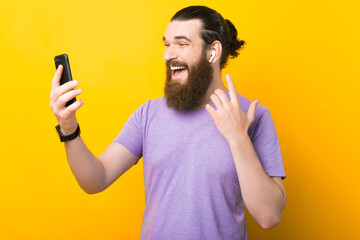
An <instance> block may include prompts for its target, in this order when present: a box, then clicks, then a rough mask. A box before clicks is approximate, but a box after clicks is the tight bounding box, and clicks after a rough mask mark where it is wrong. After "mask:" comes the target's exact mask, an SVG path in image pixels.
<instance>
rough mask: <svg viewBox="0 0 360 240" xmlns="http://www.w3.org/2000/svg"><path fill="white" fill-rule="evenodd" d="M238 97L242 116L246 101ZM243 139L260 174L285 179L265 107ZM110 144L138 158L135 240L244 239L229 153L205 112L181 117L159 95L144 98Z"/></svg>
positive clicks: (241, 209) (241, 205) (260, 108)
mask: <svg viewBox="0 0 360 240" xmlns="http://www.w3.org/2000/svg"><path fill="white" fill-rule="evenodd" d="M226 95H227V96H228V98H229V92H227V94H226ZM238 98H239V101H240V105H241V108H242V109H243V110H244V112H247V109H248V107H249V105H250V103H251V101H250V100H248V99H246V98H245V97H243V96H242V95H240V94H238ZM212 106H213V107H215V105H214V104H212ZM248 134H249V137H250V139H251V141H252V143H253V146H254V149H255V151H256V153H257V155H258V157H259V159H260V161H261V164H262V166H263V168H264V169H265V171H266V172H267V173H268V175H269V176H279V177H283V178H285V172H284V167H283V163H282V156H281V151H280V146H279V141H278V137H277V133H276V129H275V126H274V123H273V120H272V117H271V115H270V112H269V110H268V108H266V107H265V106H262V105H258V107H257V108H256V112H255V118H254V121H253V122H252V124H251V125H250V127H249V129H248ZM114 142H116V143H119V144H121V145H123V146H124V147H125V148H127V149H128V150H129V151H130V152H132V153H133V154H134V155H135V156H137V157H139V159H140V158H141V157H143V169H144V184H145V211H144V216H143V222H142V228H141V239H144V240H145V239H146V240H147V239H156V240H168V239H174V240H177V239H181V240H183V239H191V240H196V239H199V240H200V239H201V240H203V239H210V240H214V239H227V240H228V239H237V240H239V239H246V225H245V219H244V208H245V204H244V201H243V199H242V196H241V191H240V185H239V180H238V177H237V173H236V169H235V165H234V160H233V157H232V154H231V150H230V147H229V145H228V143H227V141H226V140H225V138H224V137H223V136H222V135H221V133H220V132H219V130H218V129H217V128H216V126H215V123H214V122H213V120H212V118H211V116H210V114H209V113H208V112H207V111H206V109H205V108H201V109H199V110H195V111H189V112H186V113H182V112H178V111H175V110H173V109H171V108H168V107H167V106H166V101H165V98H164V97H162V98H158V99H152V100H149V101H146V102H145V103H144V104H143V105H141V106H140V107H139V108H138V109H137V110H136V111H135V112H134V113H133V114H132V115H131V116H130V118H128V120H127V122H126V123H125V125H124V127H123V129H122V130H121V132H120V133H119V134H118V136H117V137H116V138H115V140H114Z"/></svg>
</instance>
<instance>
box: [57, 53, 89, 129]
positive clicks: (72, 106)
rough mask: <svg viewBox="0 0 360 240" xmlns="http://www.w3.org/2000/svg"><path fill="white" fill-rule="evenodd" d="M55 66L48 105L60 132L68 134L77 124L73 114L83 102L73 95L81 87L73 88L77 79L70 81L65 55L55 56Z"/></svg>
mask: <svg viewBox="0 0 360 240" xmlns="http://www.w3.org/2000/svg"><path fill="white" fill-rule="evenodd" d="M60 65H61V66H60ZM55 66H56V68H57V70H56V72H55V75H54V78H53V80H52V87H51V92H50V99H51V101H50V107H51V109H52V110H53V112H54V114H55V116H56V119H57V121H58V123H59V125H60V128H61V132H62V133H63V134H64V135H68V134H71V133H73V132H75V130H76V128H77V126H78V123H77V120H76V117H75V114H76V111H77V110H78V109H79V108H80V107H81V106H82V105H83V103H84V102H83V101H82V100H79V101H76V98H75V97H76V96H78V95H79V94H80V93H81V89H79V88H78V89H75V87H77V86H78V81H72V77H71V72H70V65H69V58H68V57H67V55H66V54H62V55H59V56H56V57H55Z"/></svg>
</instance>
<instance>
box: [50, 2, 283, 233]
mask: <svg viewBox="0 0 360 240" xmlns="http://www.w3.org/2000/svg"><path fill="white" fill-rule="evenodd" d="M163 42H164V44H165V52H164V59H165V63H166V64H165V66H166V83H165V88H164V92H165V96H164V97H161V98H158V99H151V100H148V101H146V102H145V103H144V104H142V105H141V106H140V107H139V108H138V109H137V110H136V111H135V112H134V113H133V114H132V115H131V116H130V118H129V119H128V120H127V122H126V123H125V125H124V127H123V129H122V130H121V131H120V133H119V134H118V136H117V137H116V138H115V139H114V141H113V142H112V143H111V144H110V145H109V146H108V148H107V149H106V150H105V151H104V152H103V153H102V154H101V155H100V156H98V157H95V156H94V155H93V154H92V153H91V152H90V151H89V150H88V149H87V148H86V146H85V144H84V142H83V140H82V139H81V137H80V136H79V131H76V129H78V122H77V120H76V117H75V112H76V110H77V109H79V108H80V107H81V106H82V104H83V102H82V101H81V100H79V101H77V102H75V103H73V104H71V105H70V106H68V107H66V106H65V104H66V102H67V101H69V100H70V99H72V98H74V97H76V96H78V95H79V94H80V92H79V91H77V90H76V89H74V87H76V86H77V84H78V83H77V82H74V81H73V82H69V83H66V84H64V85H61V86H59V80H60V76H61V73H62V67H59V68H58V70H57V72H56V73H55V77H54V79H53V87H52V91H51V104H50V105H51V107H52V109H53V111H54V113H55V115H56V117H57V120H58V122H59V127H60V129H61V133H62V134H63V135H68V136H70V137H69V138H67V139H66V141H65V149H66V153H67V159H68V162H69V165H70V167H71V169H72V171H73V173H74V175H75V178H76V179H77V181H78V183H79V185H80V186H81V187H82V188H83V189H84V191H86V192H87V193H98V192H101V191H103V190H105V189H106V188H107V187H109V186H110V185H111V184H112V183H113V182H114V181H115V180H116V179H118V178H119V177H120V176H121V175H122V174H124V173H125V172H126V171H127V170H128V169H130V168H131V167H132V166H133V165H135V164H137V162H138V161H139V159H140V158H142V157H143V168H144V184H145V200H146V206H145V211H144V216H143V222H142V229H141V239H157V240H159V239H246V238H247V233H246V225H245V219H244V210H245V206H246V207H247V209H248V210H249V212H250V214H251V215H252V216H253V217H254V218H255V220H256V221H257V222H258V223H259V224H260V225H261V226H262V227H263V228H265V229H269V228H273V227H275V226H276V225H278V224H279V222H280V219H281V214H282V211H283V209H284V206H285V203H286V192H285V188H284V186H283V184H282V179H284V178H285V177H286V175H285V172H284V168H283V163H282V156H281V151H280V146H279V142H278V137H277V133H276V129H275V126H274V123H273V120H272V117H271V115H270V112H269V110H268V108H266V107H265V106H262V105H259V102H258V101H254V102H251V101H250V100H248V99H246V98H245V97H243V96H242V95H240V94H239V93H237V91H236V89H235V86H234V83H233V81H232V79H231V77H230V75H227V76H226V81H227V85H228V88H229V90H227V89H226V88H225V86H224V84H223V81H222V77H221V70H222V69H223V68H224V67H225V66H226V64H227V61H228V58H229V57H232V58H235V57H237V56H238V54H239V50H240V49H241V47H242V46H243V45H244V44H245V42H244V41H242V40H238V39H237V30H236V28H235V26H234V25H233V24H232V23H231V22H230V21H229V20H224V19H223V17H222V16H221V15H220V14H219V13H218V12H216V11H215V10H213V9H210V8H207V7H204V6H190V7H187V8H184V9H182V10H180V11H179V12H177V13H176V14H175V15H174V16H173V18H172V19H171V21H170V23H169V25H168V26H167V29H166V32H165V35H164V37H163ZM244 111H245V112H246V113H245V112H244Z"/></svg>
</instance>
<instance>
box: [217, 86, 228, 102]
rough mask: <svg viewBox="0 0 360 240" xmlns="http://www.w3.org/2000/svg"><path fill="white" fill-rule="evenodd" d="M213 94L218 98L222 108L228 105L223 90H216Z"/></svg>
mask: <svg viewBox="0 0 360 240" xmlns="http://www.w3.org/2000/svg"><path fill="white" fill-rule="evenodd" d="M215 94H216V95H217V96H218V97H219V98H220V101H221V103H222V104H223V105H224V106H228V105H229V99H228V97H227V96H226V94H225V92H224V91H223V90H221V89H216V90H215Z"/></svg>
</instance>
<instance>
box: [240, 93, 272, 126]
mask: <svg viewBox="0 0 360 240" xmlns="http://www.w3.org/2000/svg"><path fill="white" fill-rule="evenodd" d="M237 95H238V99H239V102H240V106H241V109H242V110H243V111H244V112H245V113H246V112H247V111H248V109H249V106H250V104H251V103H252V102H253V101H251V100H250V99H247V98H246V97H244V96H242V95H241V94H240V93H237ZM268 111H269V109H268V108H267V107H266V106H264V105H261V104H259V105H258V106H257V107H256V110H255V117H254V121H253V122H256V121H257V120H258V119H259V118H260V117H261V116H262V115H263V114H264V113H265V112H268Z"/></svg>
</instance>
